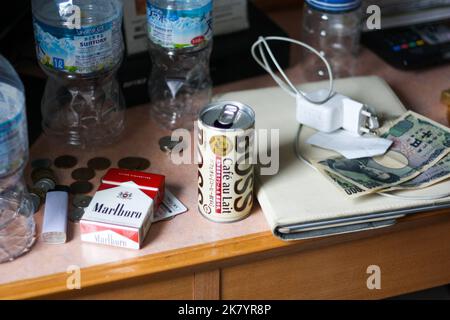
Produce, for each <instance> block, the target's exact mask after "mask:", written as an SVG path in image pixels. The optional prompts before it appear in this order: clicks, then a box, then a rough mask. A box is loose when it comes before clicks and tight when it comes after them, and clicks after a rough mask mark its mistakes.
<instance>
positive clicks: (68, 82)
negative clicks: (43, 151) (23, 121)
mask: <svg viewBox="0 0 450 320" xmlns="http://www.w3.org/2000/svg"><path fill="white" fill-rule="evenodd" d="M32 8H33V24H34V32H35V40H36V52H37V57H38V60H39V63H40V66H41V68H42V69H43V70H44V72H45V73H46V74H47V75H48V81H47V85H46V88H45V92H44V97H43V99H42V117H43V129H44V132H45V133H47V134H49V135H51V136H53V137H56V138H59V141H61V142H63V143H67V144H70V145H75V146H80V147H82V148H83V147H91V146H101V145H104V144H110V143H112V142H114V141H115V138H117V137H118V136H119V135H120V133H121V132H122V130H123V128H124V109H125V105H124V100H123V96H122V93H121V90H120V86H119V83H118V81H117V79H116V71H117V69H118V67H119V66H120V63H121V61H122V57H123V49H124V46H123V38H122V30H121V25H122V2H121V1H120V0H95V1H94V0H73V1H67V0H33V1H32Z"/></svg>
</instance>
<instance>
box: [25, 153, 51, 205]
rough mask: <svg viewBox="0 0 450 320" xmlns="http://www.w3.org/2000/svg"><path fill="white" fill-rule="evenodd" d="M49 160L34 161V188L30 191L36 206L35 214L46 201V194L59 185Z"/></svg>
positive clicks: (32, 173)
mask: <svg viewBox="0 0 450 320" xmlns="http://www.w3.org/2000/svg"><path fill="white" fill-rule="evenodd" d="M51 163H52V162H51V160H49V159H36V160H34V161H32V163H31V166H32V167H33V171H32V172H31V181H32V182H33V186H32V187H30V188H29V189H28V191H29V195H30V198H31V200H32V203H33V206H34V212H35V213H36V212H37V211H39V208H40V206H41V204H42V203H43V202H44V201H45V197H46V194H47V192H48V191H49V190H51V189H53V188H54V187H55V186H56V184H57V179H56V175H55V173H54V172H53V170H52V169H50V166H51Z"/></svg>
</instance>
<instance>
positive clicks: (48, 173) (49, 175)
mask: <svg viewBox="0 0 450 320" xmlns="http://www.w3.org/2000/svg"><path fill="white" fill-rule="evenodd" d="M43 179H49V180H52V181H53V182H54V183H55V184H56V176H55V173H54V172H53V170H52V169H49V168H36V169H33V171H31V180H32V181H33V184H34V183H37V182H38V181H40V180H43Z"/></svg>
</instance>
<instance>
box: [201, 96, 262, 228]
mask: <svg viewBox="0 0 450 320" xmlns="http://www.w3.org/2000/svg"><path fill="white" fill-rule="evenodd" d="M198 127H199V130H198V139H197V147H198V148H197V151H198V157H199V159H198V160H199V165H198V208H199V211H200V213H201V214H202V215H203V216H205V217H206V218H208V219H210V220H212V221H215V222H234V221H238V220H241V219H244V218H245V217H247V216H248V215H249V214H250V210H251V208H252V205H253V184H254V173H253V161H252V159H253V146H254V140H255V138H254V135H255V113H254V111H253V110H252V109H251V108H250V107H249V106H247V105H245V104H243V103H240V102H237V101H221V102H216V103H212V104H210V105H208V106H207V107H205V108H204V109H203V110H202V111H201V112H200V115H199V120H198Z"/></svg>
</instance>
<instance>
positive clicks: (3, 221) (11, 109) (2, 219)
mask: <svg viewBox="0 0 450 320" xmlns="http://www.w3.org/2000/svg"><path fill="white" fill-rule="evenodd" d="M27 161H28V132H27V118H26V113H25V96H24V88H23V85H22V82H21V81H20V79H19V76H18V75H17V73H16V72H15V71H14V69H13V67H12V66H11V65H10V64H9V62H8V61H7V60H6V59H5V58H4V57H3V56H2V55H0V263H2V262H5V261H9V260H12V259H14V258H16V257H17V256H19V255H21V254H22V253H24V252H26V251H28V249H29V248H30V247H31V246H32V244H33V243H34V239H35V223H34V218H33V212H34V208H33V207H32V204H31V201H30V199H29V197H28V194H27V192H26V190H25V184H24V182H23V170H24V167H25V165H26V163H27Z"/></svg>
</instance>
